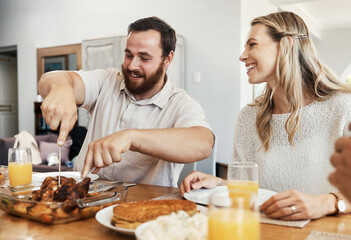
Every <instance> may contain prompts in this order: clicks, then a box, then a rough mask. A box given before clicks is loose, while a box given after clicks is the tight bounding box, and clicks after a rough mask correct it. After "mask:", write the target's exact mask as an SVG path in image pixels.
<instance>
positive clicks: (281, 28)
mask: <svg viewBox="0 0 351 240" xmlns="http://www.w3.org/2000/svg"><path fill="white" fill-rule="evenodd" d="M255 24H263V25H265V26H267V27H268V34H269V35H270V37H271V38H272V39H273V41H275V42H277V43H278V44H279V50H278V57H277V66H276V79H277V81H276V85H275V87H274V88H273V89H272V88H271V87H270V86H269V85H268V84H267V85H266V88H265V89H264V91H263V94H262V95H261V96H259V97H257V98H256V99H255V101H254V103H253V104H252V105H254V106H258V107H259V111H258V114H257V117H256V130H257V132H258V135H259V137H260V139H261V141H262V144H263V147H264V149H265V151H267V150H268V149H269V142H270V137H271V126H270V120H271V117H272V112H273V107H274V104H273V101H272V96H273V94H274V91H275V89H276V88H277V87H281V88H282V89H283V91H284V93H285V95H286V98H287V100H288V102H289V104H290V112H291V113H290V116H289V118H288V119H287V121H286V123H285V130H286V131H287V133H288V140H289V142H290V144H291V145H292V146H294V143H293V138H294V136H295V134H296V132H297V131H298V129H299V128H300V124H301V113H302V108H303V106H304V97H308V98H310V99H311V100H312V101H324V100H326V99H328V98H329V97H331V96H332V95H333V94H334V93H336V92H339V91H342V92H351V89H350V88H349V87H348V86H347V85H345V84H343V83H342V82H340V81H339V80H338V78H337V77H336V75H335V74H334V73H333V72H332V71H331V70H330V69H329V68H328V67H327V66H326V65H324V64H323V63H321V62H320V61H319V60H318V58H317V54H316V51H315V47H314V44H313V42H312V40H311V36H310V33H309V31H308V28H307V26H306V24H305V23H304V21H303V20H302V19H301V18H300V17H299V16H298V15H296V14H294V13H292V12H277V13H272V14H269V15H267V16H262V17H257V18H255V19H254V20H252V22H251V26H254V25H255ZM288 37H291V39H292V40H293V44H292V46H291V45H290V43H289V39H288Z"/></svg>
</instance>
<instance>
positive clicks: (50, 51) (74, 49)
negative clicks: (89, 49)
mask: <svg viewBox="0 0 351 240" xmlns="http://www.w3.org/2000/svg"><path fill="white" fill-rule="evenodd" d="M69 54H77V69H76V70H80V69H82V45H81V44H80V43H78V44H72V45H64V46H57V47H48V48H38V49H37V75H38V82H39V79H40V77H41V76H42V75H43V74H44V58H45V57H55V56H66V55H69Z"/></svg>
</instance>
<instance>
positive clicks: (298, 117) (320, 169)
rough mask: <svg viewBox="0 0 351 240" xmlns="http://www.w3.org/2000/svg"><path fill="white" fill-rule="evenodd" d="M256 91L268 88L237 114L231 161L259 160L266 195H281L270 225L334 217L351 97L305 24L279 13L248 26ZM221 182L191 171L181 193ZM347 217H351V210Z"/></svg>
mask: <svg viewBox="0 0 351 240" xmlns="http://www.w3.org/2000/svg"><path fill="white" fill-rule="evenodd" d="M240 61H242V62H244V63H245V66H246V69H247V75H248V78H249V82H250V83H251V84H258V83H263V82H266V83H267V85H266V88H265V90H264V92H263V94H262V95H261V96H259V97H258V98H257V99H255V101H254V103H253V104H250V105H248V106H245V107H244V108H243V109H242V110H241V111H240V114H239V117H238V120H237V124H236V128H235V134H234V153H233V160H234V161H255V162H257V164H258V166H259V175H260V179H259V181H260V182H259V184H260V187H261V188H264V189H269V190H273V191H276V192H278V194H276V195H275V196H273V197H272V198H270V199H268V200H267V201H266V202H265V203H263V205H262V206H261V210H262V211H263V212H264V213H265V214H266V215H267V216H269V217H271V218H278V219H282V220H297V219H316V218H320V217H322V216H325V215H328V214H333V213H336V212H337V209H336V201H337V200H336V197H335V196H334V195H333V194H328V193H330V192H335V188H333V187H332V186H331V185H330V184H329V182H328V174H329V173H330V172H331V171H332V167H331V164H330V162H329V157H330V155H331V153H332V152H333V147H334V143H335V141H336V139H337V138H339V137H340V136H342V135H344V134H346V133H347V131H348V127H347V125H348V122H349V121H351V94H350V93H351V90H350V88H349V87H347V86H346V85H344V84H342V83H341V82H340V81H339V80H338V79H337V77H336V76H335V75H334V73H333V72H332V71H331V70H330V69H329V68H327V67H326V66H325V65H324V64H322V63H321V62H320V61H319V60H318V58H317V56H316V52H315V49H314V45H313V43H312V39H311V36H310V33H309V31H308V29H307V27H306V25H305V23H304V21H303V20H302V19H301V18H300V17H299V16H297V15H296V14H294V13H291V12H278V13H272V14H269V15H267V16H263V17H258V18H255V19H254V20H253V21H252V22H251V30H250V32H249V34H248V38H247V42H246V44H245V50H244V52H243V53H242V55H241V56H240ZM220 184H222V179H220V178H216V177H214V176H210V175H206V174H203V173H200V172H193V173H191V174H190V175H189V176H187V177H186V178H185V179H184V180H183V182H182V184H181V186H180V191H181V193H182V194H184V192H189V191H190V189H191V188H193V189H198V188H201V187H206V188H211V187H214V186H216V185H220ZM346 212H351V207H350V205H348V206H347V209H346Z"/></svg>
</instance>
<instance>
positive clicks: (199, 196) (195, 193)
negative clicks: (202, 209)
mask: <svg viewBox="0 0 351 240" xmlns="http://www.w3.org/2000/svg"><path fill="white" fill-rule="evenodd" d="M223 190H228V188H227V187H226V186H218V187H215V188H211V189H205V188H201V189H198V190H191V192H190V193H184V198H185V199H188V200H190V201H193V202H196V203H199V204H204V205H208V198H209V196H210V194H211V193H214V192H218V191H223ZM275 194H277V193H276V192H273V191H270V190H266V189H262V188H259V189H258V204H259V205H262V203H264V202H265V201H267V200H268V199H269V198H270V197H271V196H273V195H275Z"/></svg>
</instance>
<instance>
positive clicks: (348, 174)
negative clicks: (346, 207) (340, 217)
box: [329, 124, 351, 202]
mask: <svg viewBox="0 0 351 240" xmlns="http://www.w3.org/2000/svg"><path fill="white" fill-rule="evenodd" d="M349 129H350V131H351V124H350V125H349ZM330 161H331V163H332V165H333V166H334V167H335V172H333V173H331V174H330V175H329V181H330V183H331V184H333V185H334V186H335V187H337V188H338V189H339V190H340V192H341V193H342V194H343V195H344V196H345V198H346V199H347V200H348V201H349V202H351V138H349V137H342V138H339V139H338V140H337V141H336V143H335V152H334V153H333V155H332V156H331V158H330Z"/></svg>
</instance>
